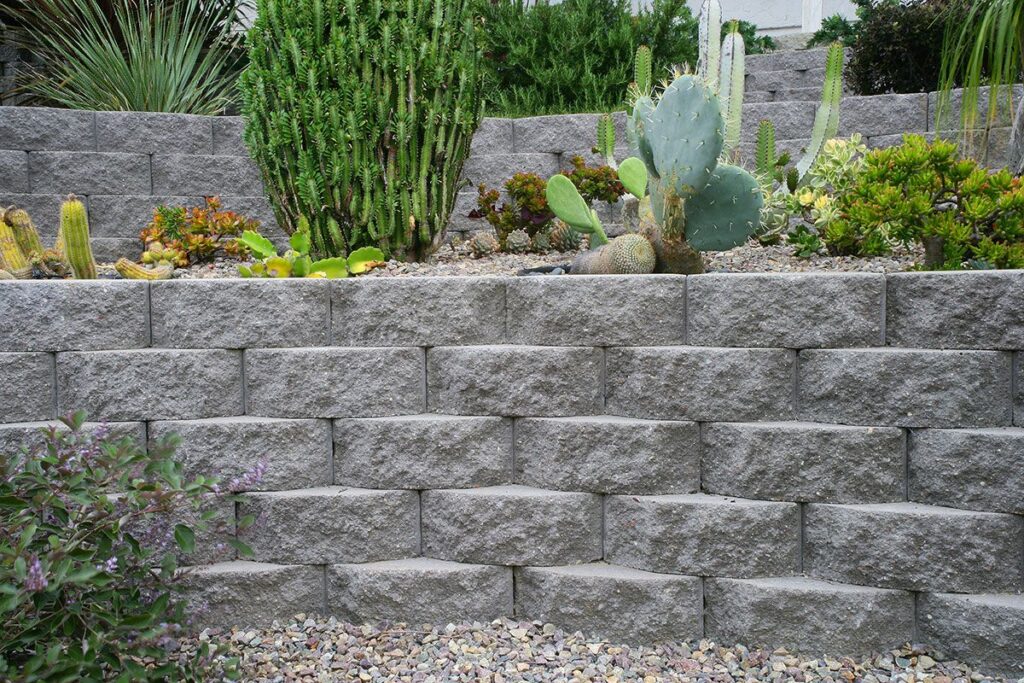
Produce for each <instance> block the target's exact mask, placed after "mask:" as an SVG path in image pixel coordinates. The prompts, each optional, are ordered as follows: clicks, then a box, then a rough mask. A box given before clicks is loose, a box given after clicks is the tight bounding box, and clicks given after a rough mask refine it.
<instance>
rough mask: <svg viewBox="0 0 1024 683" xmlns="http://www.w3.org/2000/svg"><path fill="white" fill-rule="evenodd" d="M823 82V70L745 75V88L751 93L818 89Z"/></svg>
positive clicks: (791, 70) (817, 68)
mask: <svg viewBox="0 0 1024 683" xmlns="http://www.w3.org/2000/svg"><path fill="white" fill-rule="evenodd" d="M824 82H825V68H824V67H823V66H817V67H813V68H810V69H782V70H779V71H758V72H757V73H750V74H747V78H746V83H745V86H746V88H747V89H749V90H751V91H752V92H760V91H764V90H767V91H774V90H779V89H780V88H787V87H789V88H818V89H819V90H820V89H821V86H822V83H824Z"/></svg>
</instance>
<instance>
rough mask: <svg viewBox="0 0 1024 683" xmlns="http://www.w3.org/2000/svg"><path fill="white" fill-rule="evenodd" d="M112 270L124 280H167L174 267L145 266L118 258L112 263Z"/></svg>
mask: <svg viewBox="0 0 1024 683" xmlns="http://www.w3.org/2000/svg"><path fill="white" fill-rule="evenodd" d="M114 270H116V271H117V272H118V274H119V275H120V276H121V277H123V278H125V279H126V280H167V279H169V278H170V277H171V274H172V273H173V272H174V267H173V266H157V267H156V268H146V267H145V266H141V265H139V264H138V263H134V262H132V261H129V260H128V259H126V258H120V259H118V260H117V263H115V264H114Z"/></svg>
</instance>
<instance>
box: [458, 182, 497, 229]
mask: <svg viewBox="0 0 1024 683" xmlns="http://www.w3.org/2000/svg"><path fill="white" fill-rule="evenodd" d="M479 196H480V195H479V194H478V193H477V191H476V190H472V191H469V190H467V191H465V192H459V193H458V194H457V195H455V205H454V207H453V208H452V213H451V215H450V216H449V217H448V232H449V233H451V232H463V233H465V232H474V231H476V230H488V231H490V230H492V228H491V224H490V223H488V222H487V220H486V219H484V218H470V217H469V214H470V212H472V211H475V210H476V209H477V201H476V200H477V197H479Z"/></svg>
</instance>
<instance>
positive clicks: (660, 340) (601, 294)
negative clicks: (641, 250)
mask: <svg viewBox="0 0 1024 683" xmlns="http://www.w3.org/2000/svg"><path fill="white" fill-rule="evenodd" d="M685 314H686V278H685V277H681V276H671V275H649V276H638V277H628V278H624V277H621V276H618V275H586V276H579V277H572V278H557V277H553V278H543V277H535V278H516V279H510V280H509V281H508V335H509V340H510V341H511V342H513V343H515V344H540V345H552V346H579V345H586V346H625V345H634V344H635V345H645V346H655V345H660V344H664V345H671V344H682V343H683V334H684V326H685V323H684V321H685Z"/></svg>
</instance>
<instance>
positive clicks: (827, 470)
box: [701, 422, 906, 503]
mask: <svg viewBox="0 0 1024 683" xmlns="http://www.w3.org/2000/svg"><path fill="white" fill-rule="evenodd" d="M904 447H905V443H904V436H903V432H902V430H900V429H897V428H894V427H848V426H842V425H827V424H818V423H811V422H752V423H711V424H708V425H707V426H706V427H705V429H704V440H703V450H702V464H701V481H702V485H703V489H704V491H706V492H707V493H715V494H719V495H725V496H739V497H740V498H755V499H759V500H788V501H801V502H809V501H810V502H819V503H893V502H897V501H902V500H904V499H905V498H904V496H905V493H906V480H905V467H906V460H905V453H904Z"/></svg>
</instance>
